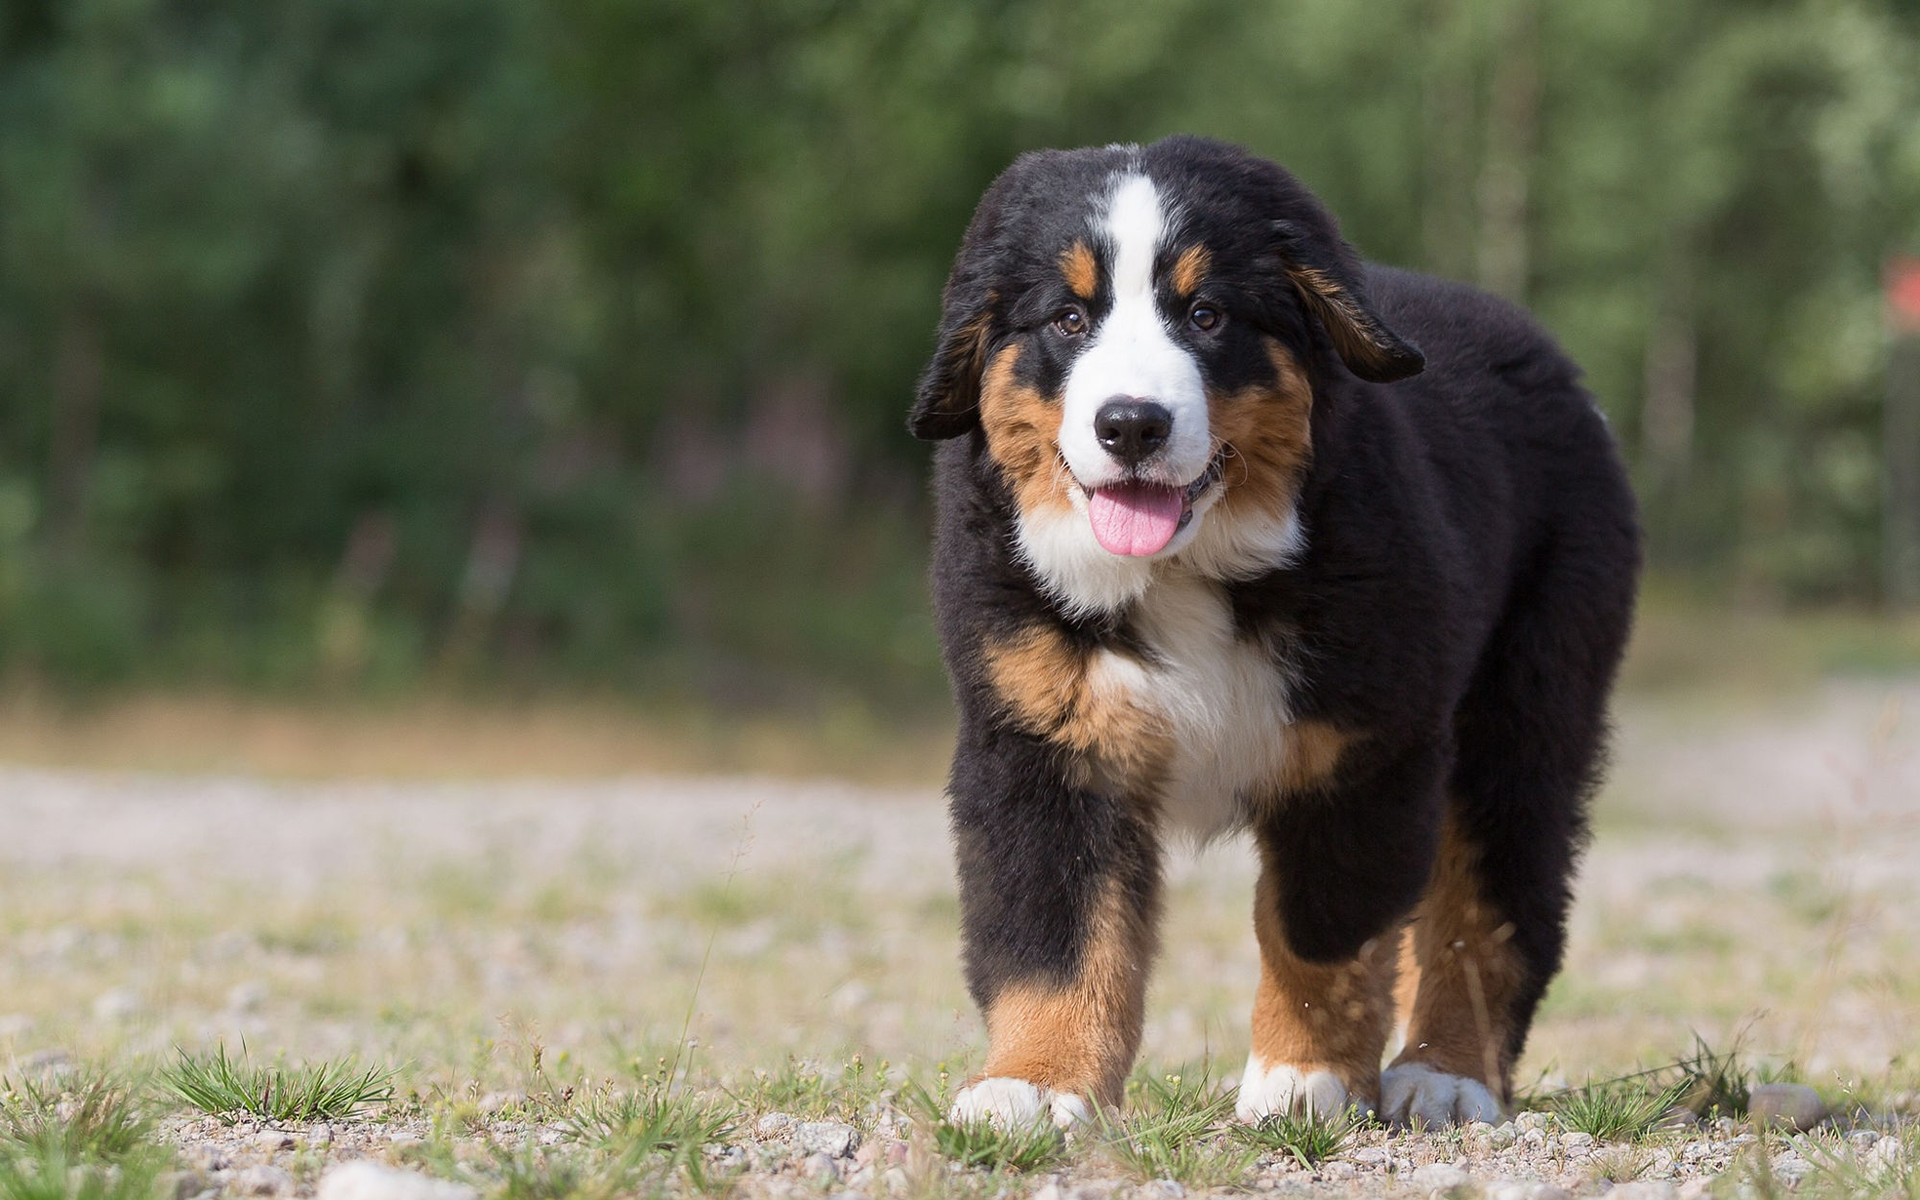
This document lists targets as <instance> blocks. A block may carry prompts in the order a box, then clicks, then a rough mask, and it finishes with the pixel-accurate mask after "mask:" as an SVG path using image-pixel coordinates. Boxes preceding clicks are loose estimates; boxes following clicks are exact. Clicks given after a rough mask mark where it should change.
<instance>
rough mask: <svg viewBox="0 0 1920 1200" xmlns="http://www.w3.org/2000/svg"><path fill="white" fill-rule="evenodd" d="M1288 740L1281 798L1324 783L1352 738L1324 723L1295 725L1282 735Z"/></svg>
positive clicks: (1307, 790)
mask: <svg viewBox="0 0 1920 1200" xmlns="http://www.w3.org/2000/svg"><path fill="white" fill-rule="evenodd" d="M1281 736H1283V737H1284V738H1286V740H1287V752H1286V756H1285V758H1284V760H1283V761H1284V763H1285V766H1284V767H1283V769H1282V775H1281V779H1280V788H1281V793H1282V794H1283V795H1288V794H1292V793H1295V792H1310V791H1313V790H1314V789H1315V788H1318V787H1319V786H1320V785H1321V784H1323V783H1325V782H1326V781H1327V777H1328V776H1330V775H1332V774H1333V772H1334V769H1335V768H1336V767H1338V766H1339V765H1340V756H1341V755H1342V754H1344V753H1346V749H1347V747H1348V746H1350V745H1352V744H1353V742H1354V738H1353V737H1352V735H1350V734H1346V733H1342V732H1341V731H1340V730H1338V729H1335V728H1334V727H1333V726H1331V725H1329V724H1327V723H1326V722H1325V721H1295V722H1294V723H1293V724H1291V725H1288V726H1287V727H1286V730H1285V731H1284V732H1283V733H1282V735H1281Z"/></svg>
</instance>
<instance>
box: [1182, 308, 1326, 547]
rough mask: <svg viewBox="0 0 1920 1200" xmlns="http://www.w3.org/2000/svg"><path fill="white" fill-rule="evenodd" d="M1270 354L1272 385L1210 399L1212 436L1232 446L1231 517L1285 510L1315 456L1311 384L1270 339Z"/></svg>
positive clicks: (1226, 512)
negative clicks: (1308, 464)
mask: <svg viewBox="0 0 1920 1200" xmlns="http://www.w3.org/2000/svg"><path fill="white" fill-rule="evenodd" d="M1267 358H1268V361H1270V362H1272V364H1273V370H1274V380H1275V381H1274V383H1272V384H1270V385H1263V386H1260V387H1251V388H1246V389H1243V390H1241V391H1238V392H1233V393H1230V394H1227V395H1210V396H1208V397H1207V420H1208V422H1209V423H1210V424H1211V426H1212V428H1213V435H1214V437H1216V438H1218V439H1219V440H1220V441H1222V442H1224V443H1226V445H1227V447H1228V454H1227V458H1226V462H1225V465H1224V468H1223V470H1222V473H1221V478H1222V481H1223V482H1224V483H1225V484H1226V494H1225V495H1223V496H1222V497H1221V498H1220V505H1219V508H1220V513H1219V516H1220V517H1224V518H1226V519H1229V520H1231V519H1232V518H1233V517H1234V516H1235V515H1239V514H1244V515H1247V516H1253V515H1256V514H1266V515H1273V514H1276V513H1284V512H1285V511H1287V508H1288V506H1289V505H1291V504H1292V503H1293V497H1294V493H1295V492H1296V491H1297V490H1298V489H1299V485H1300V478H1301V476H1302V475H1303V474H1304V473H1305V471H1306V467H1307V462H1308V460H1309V459H1310V458H1311V457H1312V454H1313V440H1312V429H1313V426H1312V417H1313V388H1312V386H1311V385H1309V384H1308V383H1307V374H1306V372H1305V371H1303V370H1301V368H1300V365H1299V364H1298V363H1297V362H1295V361H1294V358H1293V355H1291V354H1289V353H1288V352H1287V350H1286V348H1285V347H1284V346H1282V345H1281V344H1280V343H1279V342H1277V341H1275V340H1274V339H1272V338H1268V339H1267ZM1216 519H1217V518H1216Z"/></svg>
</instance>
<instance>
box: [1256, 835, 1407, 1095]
mask: <svg viewBox="0 0 1920 1200" xmlns="http://www.w3.org/2000/svg"><path fill="white" fill-rule="evenodd" d="M1254 897H1255V899H1254V914H1253V931H1254V935H1255V936H1256V937H1257V938H1258V939H1259V942H1260V984H1259V987H1258V988H1257V989H1256V990H1255V992H1254V1000H1253V1052H1254V1054H1255V1055H1257V1056H1258V1057H1259V1059H1260V1062H1261V1065H1262V1066H1266V1067H1272V1066H1274V1065H1276V1064H1280V1063H1285V1064H1287V1065H1289V1066H1292V1067H1295V1068H1297V1069H1299V1070H1302V1071H1315V1070H1324V1071H1330V1072H1332V1073H1333V1075H1334V1077H1335V1078H1337V1079H1339V1080H1340V1082H1341V1084H1343V1085H1344V1086H1345V1087H1346V1089H1347V1095H1348V1096H1349V1097H1350V1098H1351V1099H1352V1100H1354V1101H1355V1102H1363V1103H1367V1104H1378V1103H1379V1101H1380V1055H1381V1054H1382V1053H1383V1052H1384V1051H1385V1050H1386V1045H1387V1034H1388V1031H1389V1029H1388V1027H1389V1025H1390V1024H1391V1022H1392V1019H1393V977H1394V968H1395V966H1396V965H1397V962H1398V944H1399V933H1398V930H1394V931H1392V932H1389V933H1386V934H1382V935H1381V936H1380V937H1377V938H1375V939H1373V940H1372V941H1370V942H1368V943H1367V944H1366V945H1365V946H1363V947H1361V950H1360V953H1359V954H1358V955H1356V956H1355V957H1354V958H1353V959H1352V960H1351V961H1349V962H1344V963H1326V964H1322V963H1309V962H1305V961H1303V960H1302V959H1300V958H1299V957H1298V956H1296V955H1295V954H1294V953H1293V950H1292V949H1291V948H1290V947H1289V946H1288V945H1287V938H1286V932H1285V930H1284V929H1283V928H1282V925H1281V921H1280V880H1279V876H1278V875H1277V874H1276V873H1275V871H1274V866H1273V863H1272V862H1271V860H1269V861H1267V862H1266V863H1265V864H1263V866H1262V867H1261V870H1260V882H1259V884H1258V886H1257V887H1256V888H1255V890H1254Z"/></svg>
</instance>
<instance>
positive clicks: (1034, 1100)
mask: <svg viewBox="0 0 1920 1200" xmlns="http://www.w3.org/2000/svg"><path fill="white" fill-rule="evenodd" d="M947 1116H948V1118H949V1119H950V1120H953V1121H955V1122H957V1123H962V1124H971V1123H973V1122H975V1121H985V1122H987V1123H988V1124H990V1125H994V1126H997V1127H998V1128H1001V1129H1015V1128H1019V1127H1022V1126H1027V1125H1038V1124H1040V1123H1041V1122H1042V1121H1046V1120H1051V1121H1052V1122H1053V1123H1054V1124H1055V1125H1057V1126H1059V1127H1060V1128H1061V1129H1072V1128H1073V1127H1074V1126H1076V1125H1087V1124H1091V1123H1092V1121H1093V1114H1092V1113H1091V1112H1090V1111H1089V1110H1088V1108H1087V1102H1086V1101H1085V1100H1083V1099H1081V1098H1080V1097H1079V1096H1076V1095H1074V1094H1073V1093H1072V1092H1056V1091H1054V1090H1053V1089H1052V1088H1044V1087H1041V1086H1039V1085H1038V1084H1033V1083H1028V1082H1027V1081H1026V1080H1024V1079H1011V1078H1008V1077H1006V1076H999V1077H996V1078H993V1079H982V1080H981V1081H980V1082H978V1083H971V1084H968V1085H967V1086H966V1087H963V1088H961V1089H960V1094H959V1095H958V1096H955V1097H954V1098H953V1107H952V1108H951V1109H949V1110H948V1111H947Z"/></svg>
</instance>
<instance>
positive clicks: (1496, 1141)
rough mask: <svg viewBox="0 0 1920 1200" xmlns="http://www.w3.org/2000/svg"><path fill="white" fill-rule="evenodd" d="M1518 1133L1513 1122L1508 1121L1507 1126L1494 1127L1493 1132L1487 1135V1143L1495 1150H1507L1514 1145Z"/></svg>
mask: <svg viewBox="0 0 1920 1200" xmlns="http://www.w3.org/2000/svg"><path fill="white" fill-rule="evenodd" d="M1517 1132H1518V1131H1516V1130H1515V1129H1514V1127H1513V1122H1512V1121H1508V1122H1507V1123H1506V1124H1505V1125H1496V1126H1494V1127H1493V1132H1492V1133H1490V1134H1488V1135H1487V1141H1488V1143H1489V1144H1490V1145H1492V1146H1493V1148H1494V1149H1495V1150H1505V1149H1506V1148H1507V1147H1509V1146H1511V1145H1513V1142H1514V1138H1515V1136H1516V1135H1517Z"/></svg>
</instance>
